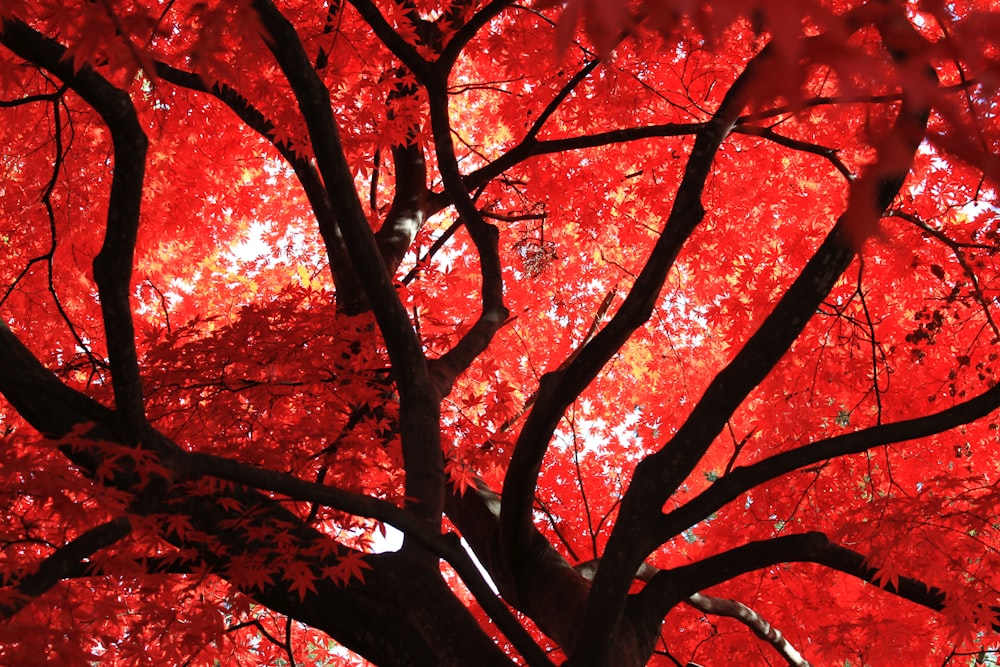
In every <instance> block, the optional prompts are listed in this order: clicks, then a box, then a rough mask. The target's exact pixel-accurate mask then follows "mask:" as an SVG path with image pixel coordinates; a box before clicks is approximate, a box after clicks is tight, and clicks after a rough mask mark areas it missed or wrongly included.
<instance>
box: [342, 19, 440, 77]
mask: <svg viewBox="0 0 1000 667" xmlns="http://www.w3.org/2000/svg"><path fill="white" fill-rule="evenodd" d="M350 2H351V4H352V5H353V6H354V9H356V10H357V11H358V13H359V14H360V15H361V18H363V19H364V20H365V22H366V23H368V25H369V26H371V29H372V31H373V32H374V33H375V35H376V36H377V37H378V38H379V39H380V40H381V41H382V43H383V44H385V45H386V47H387V48H388V49H389V50H390V51H391V52H392V54H393V55H394V56H396V57H397V58H399V59H400V60H401V61H402V62H403V64H404V65H406V67H407V69H409V70H410V71H411V72H413V74H414V76H416V77H417V80H418V81H420V83H422V84H424V85H425V86H426V85H428V83H429V82H430V81H431V80H432V79H436V78H437V74H436V69H435V67H434V66H433V64H432V63H429V62H427V61H426V60H424V59H423V58H422V57H420V54H419V53H417V50H416V49H415V48H413V47H412V46H411V45H410V44H408V43H407V42H406V40H404V39H403V38H402V37H400V35H399V33H398V32H396V31H395V30H393V28H392V26H391V25H389V23H388V21H386V20H385V17H384V16H382V12H380V11H379V9H378V7H376V6H375V5H374V4H373V3H372V2H370V1H369V0H350Z"/></svg>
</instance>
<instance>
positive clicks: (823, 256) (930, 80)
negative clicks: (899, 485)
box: [504, 8, 937, 667]
mask: <svg viewBox="0 0 1000 667" xmlns="http://www.w3.org/2000/svg"><path fill="white" fill-rule="evenodd" d="M863 9H864V8H863ZM859 11H860V10H859ZM862 14H863V12H862ZM895 18H897V17H896V13H895V12H889V13H882V12H874V16H873V17H872V20H873V22H874V23H875V25H876V27H878V28H880V29H883V28H884V27H885V24H886V23H889V22H892V21H893V20H894V19H895ZM903 20H904V21H905V17H903ZM907 25H909V24H907ZM858 27H860V24H858ZM911 27H912V26H911ZM817 39H822V36H819V37H810V38H807V39H806V41H807V42H809V41H815V40H817ZM883 39H886V40H887V41H888V39H889V38H886V37H883ZM919 40H920V41H918V42H917V43H923V42H922V38H919ZM889 48H890V51H891V52H893V54H894V58H897V59H898V58H902V57H904V56H903V55H899V54H898V53H897V52H896V51H894V50H893V48H892V47H889ZM768 52H769V49H768V48H765V50H764V51H762V52H761V54H758V56H756V57H755V58H754V59H753V60H752V61H751V63H750V64H749V65H748V67H747V69H746V70H745V71H744V73H743V74H742V75H741V76H740V78H738V79H737V81H736V83H735V84H734V89H735V88H736V87H737V86H739V85H741V84H742V85H745V84H746V82H747V80H748V77H749V76H751V75H752V74H753V73H754V70H755V69H756V67H757V66H760V64H761V62H762V61H761V60H760V58H761V57H762V56H764V55H765V54H767V53H768ZM925 76H926V77H927V80H926V81H925V82H921V83H920V86H921V87H926V86H934V85H936V83H937V77H936V75H935V73H934V71H933V70H929V71H926V72H925ZM913 86H914V87H916V86H917V84H913ZM732 93H733V90H732V89H731V90H730V93H729V94H727V99H728V97H729V95H731V94H732ZM723 104H725V102H724V103H723ZM927 104H928V97H927V95H926V92H923V91H921V92H920V93H919V94H909V90H904V95H903V103H902V105H901V108H900V110H899V113H898V115H897V118H896V122H895V124H894V126H893V127H892V129H891V130H890V131H889V133H888V135H887V136H886V138H885V139H884V140H883V141H882V142H881V145H880V146H878V147H877V158H876V160H875V162H874V163H873V164H872V165H870V167H869V168H868V169H867V170H866V172H865V174H864V175H863V176H862V177H861V178H859V179H858V180H856V181H852V182H851V183H850V190H849V197H848V204H847V209H846V210H845V212H844V213H843V214H842V215H841V216H840V218H839V219H838V220H837V222H836V224H835V225H834V227H833V229H832V230H831V232H830V233H829V235H828V236H827V238H826V239H825V240H824V241H823V243H822V244H821V245H820V247H819V249H818V250H817V251H816V253H815V255H813V257H812V258H811V259H810V260H809V262H808V263H807V264H806V266H805V268H803V270H802V272H801V273H800V274H799V275H798V277H796V279H795V280H794V281H793V282H792V284H791V285H790V286H789V288H788V290H787V291H786V292H785V293H784V294H783V295H782V297H781V298H780V299H779V301H778V303H777V305H776V306H775V307H774V309H773V310H772V312H771V313H770V315H768V317H767V318H766V319H765V320H764V322H763V323H762V324H761V326H760V328H758V330H757V331H756V332H754V334H753V335H752V336H751V337H750V338H749V339H748V340H747V342H746V343H745V344H744V346H743V347H742V349H741V350H740V351H739V352H738V353H737V354H736V356H735V357H734V358H733V359H732V361H730V363H729V364H727V365H726V367H725V368H724V369H723V370H722V371H720V372H719V373H718V374H717V375H716V377H715V378H714V379H713V380H712V382H711V383H710V384H709V386H708V387H707V389H706V390H705V393H704V394H703V395H702V397H701V398H700V399H699V400H698V402H697V403H696V405H695V407H694V409H693V410H692V411H691V413H690V415H689V416H688V418H687V419H686V420H685V422H684V423H683V424H682V425H681V427H680V428H679V429H678V431H677V433H676V434H675V435H674V436H673V437H672V438H671V439H670V440H669V441H668V442H667V443H666V444H665V445H664V446H663V447H662V448H661V449H660V450H659V451H657V452H655V453H654V454H651V455H650V456H647V457H646V458H645V459H643V460H642V461H640V462H639V464H638V465H637V466H636V469H635V472H634V474H633V477H632V483H631V485H630V487H629V489H628V491H627V492H626V494H625V496H624V498H623V499H622V505H621V509H620V510H619V514H618V520H617V523H616V526H615V529H614V530H613V531H612V534H611V537H610V539H609V541H608V544H607V547H606V551H605V554H604V556H603V558H602V564H603V566H602V568H601V569H600V570H599V571H598V574H597V577H596V579H595V580H594V586H593V593H592V595H591V599H590V602H589V603H588V608H589V612H588V616H587V621H586V626H585V628H584V630H583V640H582V642H581V644H580V645H579V646H577V647H576V649H575V651H574V659H575V658H576V657H577V656H580V659H581V664H600V663H601V661H603V660H606V659H607V654H608V652H609V651H610V650H611V643H610V642H609V641H608V640H607V636H608V635H607V634H604V635H602V634H600V633H599V632H598V630H597V629H598V628H601V629H603V631H604V632H605V633H606V632H607V629H608V628H611V629H612V630H613V629H614V628H615V627H616V626H617V619H618V618H620V614H621V613H622V611H623V610H624V604H625V596H626V594H627V591H628V586H629V583H630V581H631V577H632V573H634V572H635V571H636V568H637V567H638V565H639V564H640V563H642V562H643V560H645V558H646V557H647V556H648V554H649V553H651V552H652V550H653V549H655V548H656V546H657V545H658V544H659V543H660V542H659V541H658V531H657V530H655V525H656V523H657V522H658V518H659V516H660V508H662V507H663V505H664V503H665V502H666V501H667V499H668V498H669V497H670V496H671V495H672V494H673V493H674V492H675V491H676V490H677V489H678V488H679V487H680V485H681V484H682V483H683V482H684V480H685V479H686V478H687V476H688V475H689V474H690V473H691V471H692V470H693V469H694V467H695V466H696V465H697V463H698V461H699V460H700V459H701V457H702V456H703V455H704V453H705V452H706V451H707V450H708V448H709V447H710V446H711V444H712V442H713V441H714V440H715V438H716V436H718V434H719V433H720V432H721V431H722V429H723V428H724V427H725V424H726V422H727V421H728V419H729V418H730V417H731V415H732V414H733V412H734V411H735V410H736V409H737V408H738V407H739V405H740V404H741V403H742V402H743V400H744V399H745V397H746V396H747V395H748V394H749V393H750V392H751V391H752V390H753V389H754V388H755V387H756V386H757V385H758V384H759V383H760V382H761V381H762V380H763V379H764V378H765V377H766V376H767V375H768V373H769V372H770V371H771V369H772V368H773V367H774V366H775V365H776V364H777V363H778V361H779V360H780V359H781V357H782V356H784V354H785V352H786V351H787V350H788V348H789V347H790V346H791V344H792V343H793V342H794V341H795V339H796V338H797V337H798V335H799V334H800V333H801V331H802V330H803V329H804V328H805V325H806V323H807V322H808V321H809V319H810V318H811V317H812V315H813V314H814V313H815V312H816V309H817V308H818V307H819V306H820V304H821V303H822V302H823V300H824V299H825V298H826V295H827V294H828V293H829V291H830V290H831V289H832V288H833V286H834V285H835V284H836V282H837V281H838V280H839V279H840V276H841V274H842V273H843V272H844V271H845V270H846V269H847V267H848V266H849V264H850V262H851V261H852V260H853V258H854V256H855V254H856V252H857V250H858V249H859V248H860V245H861V244H862V243H863V242H864V239H865V238H866V236H867V235H868V234H870V233H871V232H872V231H873V230H874V229H875V228H876V226H877V221H878V217H879V215H880V214H881V212H882V211H884V210H885V209H886V208H887V207H888V206H889V205H890V204H891V203H892V200H893V199H894V198H895V196H896V194H897V192H898V191H899V189H900V187H902V184H903V181H904V180H905V178H906V176H907V174H908V173H909V169H910V164H911V161H912V157H913V154H914V153H915V152H916V150H917V147H918V146H919V144H920V141H921V139H922V138H923V136H924V132H925V129H926V124H927V120H928V117H929V114H930V111H929V108H928V106H927ZM739 106H740V107H741V108H739V109H736V110H735V112H734V113H738V112H739V111H741V110H742V104H740V105H739ZM735 120H736V119H735V118H733V120H732V122H730V123H729V124H728V125H727V126H726V129H727V131H728V129H730V128H731V127H732V123H734V122H735ZM699 138H700V137H699ZM716 145H717V144H716ZM694 151H695V152H694V153H693V155H692V158H691V159H692V160H694V159H695V157H696V156H697V151H698V144H697V143H696V145H695V149H694ZM686 178H687V175H686V176H685V180H686ZM699 187H700V186H699ZM682 188H683V185H682ZM698 192H700V190H699V191H698ZM678 199H679V200H680V197H679V198H678ZM699 205H700V204H699ZM675 210H676V204H675ZM668 231H669V224H668V229H667V230H665V234H664V236H666V232H668ZM661 241H662V238H661ZM644 271H645V269H644ZM636 284H637V285H638V281H637V283H636ZM633 291H634V288H633ZM630 296H631V294H630ZM652 296H653V297H655V293H654V294H653V295H652ZM627 301H628V300H626V302H627ZM623 309H624V306H623ZM616 318H617V316H616ZM612 323H614V320H612ZM610 328H611V325H609V326H608V329H610ZM604 333H605V332H604V331H602V332H601V334H604ZM601 334H598V336H597V338H595V340H594V343H593V344H594V345H595V346H596V345H597V343H598V341H599V340H600V339H601ZM584 358H585V357H584V356H582V355H581V359H584ZM543 379H544V378H543ZM588 381H589V378H588ZM583 386H585V385H583ZM565 393H572V392H571V391H570V392H567V391H566V390H565V389H561V390H560V391H559V392H558V395H560V396H564V395H565ZM574 395H575V394H574ZM530 420H531V417H529V422H530ZM527 432H529V425H528V424H526V425H525V428H524V430H523V431H522V439H523V438H524V437H525V433H527ZM549 432H550V431H549V425H548V424H547V425H546V430H545V431H544V433H545V437H546V438H548V435H547V434H548V433H549ZM540 444H541V445H542V446H543V445H544V443H540ZM535 446H536V447H538V446H540V445H539V443H537V442H536V445H535ZM542 452H544V448H542ZM518 453H519V452H518V451H515V454H514V458H513V459H512V461H511V467H510V470H514V469H515V461H516V459H517V456H518ZM537 461H538V463H540V461H541V458H540V457H539V458H538V459H537ZM537 470H538V468H537V464H536V465H535V467H534V474H535V475H537ZM518 472H522V469H521V468H518ZM509 476H510V473H508V477H509ZM504 488H505V492H506V489H507V485H506V483H505V487H504ZM515 488H518V490H519V491H520V492H521V493H523V489H520V488H519V487H515ZM505 500H506V498H505ZM524 520H530V515H524V513H523V511H522V521H524ZM611 634H613V632H612V633H611ZM574 667H576V665H574Z"/></svg>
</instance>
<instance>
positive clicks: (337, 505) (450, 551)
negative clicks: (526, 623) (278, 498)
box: [185, 453, 551, 665]
mask: <svg viewBox="0 0 1000 667" xmlns="http://www.w3.org/2000/svg"><path fill="white" fill-rule="evenodd" d="M185 468H186V469H188V471H189V472H190V474H193V475H197V476H202V475H209V476H212V477H218V478H220V479H226V480H229V481H233V482H237V483H239V484H245V485H247V486H251V487H253V488H257V489H264V490H267V491H274V492H276V493H280V494H282V495H286V496H288V497H289V498H292V499H294V500H300V501H305V502H309V503H317V504H320V505H325V506H327V507H330V508H333V509H336V510H340V511H343V512H347V513H349V514H353V515H355V516H363V517H368V518H372V519H376V520H378V521H381V522H383V523H387V524H390V525H392V526H394V527H395V528H397V529H398V530H399V531H400V532H402V533H404V534H405V535H407V536H409V537H412V538H413V539H415V540H417V541H418V542H420V544H422V545H423V546H424V547H426V548H427V549H428V550H429V551H431V552H433V553H434V554H436V555H437V556H439V557H440V558H442V559H443V560H445V561H447V562H448V564H449V565H451V566H452V567H453V568H454V569H455V571H456V572H457V573H458V575H459V577H461V579H462V581H463V582H464V583H465V585H466V586H467V587H468V588H469V590H470V591H471V592H472V594H473V596H474V597H475V598H476V601H477V602H479V604H480V605H481V606H482V608H483V609H484V610H485V611H486V613H488V614H489V615H490V617H491V618H492V619H493V620H494V622H495V623H496V624H497V627H499V628H500V629H501V631H502V632H503V633H504V634H505V635H507V637H508V638H509V639H510V640H511V642H512V643H513V644H514V646H515V647H517V649H518V651H520V652H521V654H522V655H523V656H525V658H527V659H528V662H529V664H531V665H549V664H551V663H550V662H549V661H548V658H547V657H546V656H545V654H544V652H542V651H541V649H540V648H539V647H538V645H537V644H536V643H535V642H534V640H533V639H531V636H530V635H529V634H528V633H527V632H526V631H525V630H524V628H523V627H522V626H521V624H520V623H518V621H517V619H515V618H514V616H513V615H512V614H511V613H510V611H509V610H508V609H507V607H506V606H505V605H504V604H503V603H502V602H501V601H500V600H499V598H497V597H496V595H494V594H493V592H492V590H491V589H490V587H489V585H488V584H487V583H486V580H485V579H483V576H482V574H480V572H479V569H478V568H477V567H476V566H475V564H474V563H473V562H472V560H471V559H470V558H469V555H468V553H466V551H465V549H463V548H462V546H461V544H460V543H459V542H458V541H457V540H453V539H449V537H448V536H445V535H441V534H439V533H437V532H434V531H432V530H431V529H429V528H428V527H427V525H426V524H425V523H424V522H422V521H420V520H419V519H418V518H417V517H415V516H414V515H412V514H410V513H409V512H407V511H406V510H403V509H400V508H398V507H396V506H395V505H393V504H391V503H388V502H386V501H384V500H379V499H377V498H372V497H370V496H365V495H362V494H357V493H351V492H349V491H344V490H342V489H338V488H336V487H332V486H326V485H323V484H315V483H311V482H306V481H304V480H302V479H299V478H298V477H295V476H294V475H288V474H285V473H280V472H277V471H274V470H268V469H265V468H259V467H257V466H252V465H248V464H245V463H240V462H238V461H234V460H232V459H228V458H225V457H221V456H213V455H210V454H199V453H191V454H188V455H186V457H185Z"/></svg>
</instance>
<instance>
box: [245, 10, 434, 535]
mask: <svg viewBox="0 0 1000 667" xmlns="http://www.w3.org/2000/svg"><path fill="white" fill-rule="evenodd" d="M362 4H364V3H362ZM253 6H254V8H255V9H256V10H257V12H258V14H259V15H260V18H261V22H262V24H263V26H264V27H265V29H266V30H267V32H268V34H269V39H268V41H267V44H268V48H270V50H271V52H272V53H273V54H274V57H275V58H276V59H277V61H278V64H279V66H280V67H281V70H282V72H284V74H285V77H286V78H287V79H288V82H289V84H290V85H291V87H292V91H293V93H294V94H295V98H296V100H297V101H298V104H299V109H300V110H301V111H302V115H303V117H304V118H305V121H306V125H307V127H308V129H309V136H310V139H311V141H312V145H313V149H314V152H315V155H316V162H317V164H318V165H319V171H320V174H322V176H323V181H324V183H325V185H326V189H327V192H328V196H329V199H330V201H331V202H332V204H333V209H334V213H335V214H336V217H337V223H338V225H339V227H340V231H341V233H342V234H343V237H344V241H345V243H346V244H347V248H348V250H349V251H350V253H351V258H352V259H353V260H354V268H355V269H356V271H357V273H358V276H359V277H360V278H361V282H362V284H363V285H364V289H365V292H366V294H367V296H368V300H369V303H370V304H371V307H372V311H373V312H374V314H375V318H376V320H377V322H378V325H379V329H380V330H381V331H382V336H383V339H384V340H385V344H386V348H387V350H388V353H389V358H390V360H391V361H392V369H393V373H394V375H395V377H396V382H397V387H398V388H399V394H400V412H399V419H400V438H401V443H402V449H403V464H404V467H405V469H406V488H405V494H406V498H407V501H408V502H409V503H411V504H412V506H413V507H414V511H416V512H417V513H418V514H419V515H420V516H421V518H422V519H424V520H425V521H427V522H428V523H429V524H431V525H432V526H440V522H441V512H442V508H443V505H444V484H445V482H444V462H443V459H442V456H441V447H440V431H439V423H438V422H439V419H438V415H439V412H440V405H439V401H440V397H439V396H438V394H437V392H436V391H435V388H434V386H433V385H432V384H431V382H430V378H429V375H428V371H427V362H426V359H425V357H424V354H423V350H422V348H421V345H420V341H419V340H418V339H417V336H416V333H415V332H414V330H413V327H412V326H411V324H410V321H409V317H408V315H407V313H406V309H405V308H404V307H403V305H402V303H401V302H400V300H399V297H398V295H397V294H396V291H395V289H394V286H393V284H392V279H391V277H390V275H389V272H388V270H387V268H386V266H385V262H383V261H382V256H381V254H380V253H379V251H378V248H377V246H376V243H375V238H374V234H372V230H371V227H369V225H368V221H367V217H366V216H365V214H364V209H363V207H362V204H361V201H360V200H359V198H358V195H357V192H356V191H355V189H354V177H353V174H352V172H351V169H350V166H349V165H348V163H347V159H346V157H345V156H344V151H343V148H342V146H341V143H340V133H339V130H338V128H337V124H336V122H335V121H334V117H333V110H332V108H331V105H330V93H329V91H328V90H327V89H326V87H325V86H324V85H323V82H322V81H321V80H320V78H319V76H318V74H317V72H316V70H315V69H313V67H312V64H311V63H310V61H309V58H308V57H307V56H306V53H305V50H304V48H303V46H302V43H301V42H300V41H299V38H298V35H297V34H296V32H295V28H294V27H293V26H292V24H291V23H289V21H288V20H287V19H286V18H285V17H284V16H283V15H282V14H281V12H279V11H278V10H277V9H276V8H275V7H274V5H273V4H272V3H271V2H270V0H254V3H253ZM375 11H376V13H377V10H375ZM408 66H409V63H408Z"/></svg>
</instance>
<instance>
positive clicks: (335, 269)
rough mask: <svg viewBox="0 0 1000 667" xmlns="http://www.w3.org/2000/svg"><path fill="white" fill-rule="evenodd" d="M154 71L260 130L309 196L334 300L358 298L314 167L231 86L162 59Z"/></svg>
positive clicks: (335, 226)
mask: <svg viewBox="0 0 1000 667" xmlns="http://www.w3.org/2000/svg"><path fill="white" fill-rule="evenodd" d="M156 74H157V75H158V76H159V77H161V78H162V79H163V80H164V81H169V82H170V83H172V84H174V85H175V86H180V87H181V88H187V89H188V90H194V91H198V92H203V93H208V94H210V95H213V96H214V97H215V98H217V99H218V100H220V101H221V102H222V103H223V104H225V105H226V106H227V107H229V109H230V110H231V111H232V112H233V113H235V114H236V116H237V117H238V118H239V119H240V120H241V121H243V123H244V124H245V125H246V126H247V127H249V128H250V129H251V130H253V131H255V132H257V133H258V134H260V135H261V136H262V137H264V138H265V139H266V140H267V141H268V142H269V143H270V144H271V145H272V146H274V147H275V148H276V149H277V151H278V152H279V153H280V154H281V156H282V157H283V158H285V160H286V161H287V162H288V164H289V165H291V167H292V169H293V170H294V171H295V176H296V177H297V178H298V179H299V183H300V184H301V185H302V189H303V191H304V192H305V194H306V198H307V199H308V200H309V205H310V206H311V207H312V210H313V213H314V214H315V216H316V222H317V225H318V227H319V233H320V236H321V237H322V238H323V243H324V245H325V246H326V252H327V258H328V259H329V260H330V270H331V272H332V274H333V280H334V284H335V285H336V287H337V299H338V301H348V302H353V301H362V300H363V299H360V298H357V297H355V296H354V295H355V293H356V292H358V291H360V289H361V287H360V286H359V285H357V278H356V277H355V275H354V269H353V267H352V264H351V260H350V257H349V255H348V253H347V248H346V247H345V246H344V239H343V238H342V237H341V236H340V230H339V229H338V227H337V220H336V217H335V216H334V213H333V207H332V206H331V204H330V199H329V197H328V196H327V192H326V188H325V187H324V186H323V181H322V179H321V178H320V176H319V173H318V172H317V171H316V167H315V166H314V165H313V164H312V163H311V162H309V160H307V159H306V158H305V157H303V156H302V155H299V154H298V153H296V152H295V151H294V150H292V149H291V148H290V147H289V146H287V145H286V144H284V143H283V142H281V141H279V140H278V137H277V134H276V132H275V126H274V123H272V122H271V120H270V119H268V118H267V117H266V116H264V114H263V113H261V111H260V110H259V109H257V108H256V107H255V106H254V105H252V104H251V103H250V102H249V101H248V100H247V99H246V98H245V97H243V96H242V95H240V93H239V92H237V91H236V90H235V89H234V88H232V87H231V86H229V85H226V84H224V83H218V82H216V83H214V84H212V85H211V86H208V85H206V84H205V82H204V80H203V79H202V78H201V77H200V76H198V75H197V74H194V73H193V72H186V71H184V70H181V69H177V68H176V67H172V66H170V65H168V64H166V63H162V62H157V63H156ZM348 310H349V308H348Z"/></svg>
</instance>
